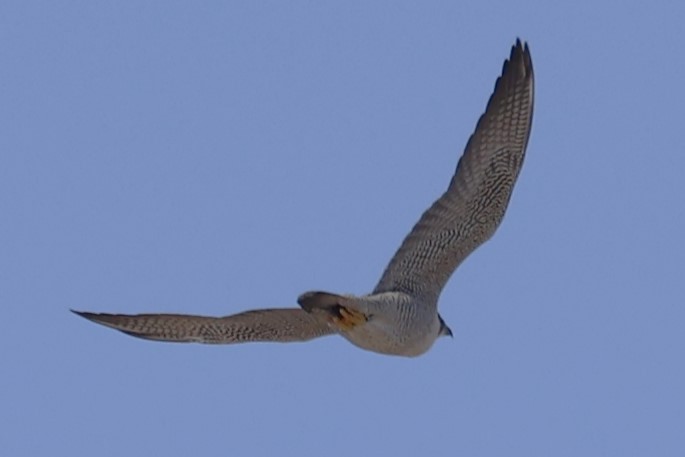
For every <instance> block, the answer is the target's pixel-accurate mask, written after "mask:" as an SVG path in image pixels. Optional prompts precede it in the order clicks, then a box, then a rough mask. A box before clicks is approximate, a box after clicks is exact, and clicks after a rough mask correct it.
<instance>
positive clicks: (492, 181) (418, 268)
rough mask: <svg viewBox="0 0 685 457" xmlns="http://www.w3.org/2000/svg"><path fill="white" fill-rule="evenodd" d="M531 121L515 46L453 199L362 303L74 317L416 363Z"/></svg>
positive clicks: (490, 221) (134, 330)
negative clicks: (329, 347)
mask: <svg viewBox="0 0 685 457" xmlns="http://www.w3.org/2000/svg"><path fill="white" fill-rule="evenodd" d="M532 119H533V66H532V61H531V57H530V52H529V50H528V46H527V45H525V46H524V45H522V44H521V42H519V41H517V43H516V45H515V46H514V47H512V50H511V55H510V57H509V59H508V60H506V61H505V62H504V66H503V69H502V75H501V76H500V77H499V78H498V80H497V82H496V84H495V90H494V92H493V94H492V96H491V97H490V100H489V101H488V105H487V108H486V111H485V113H484V114H483V115H482V116H481V118H480V119H479V121H478V124H477V126H476V130H475V132H474V133H473V135H471V138H470V139H469V141H468V143H467V145H466V148H465V150H464V154H463V155H462V157H461V158H460V160H459V164H458V165H457V169H456V172H455V174H454V176H453V177H452V180H451V182H450V184H449V187H448V188H447V191H445V193H444V194H443V195H442V196H441V197H440V198H439V199H438V200H436V201H435V203H433V205H432V206H431V207H430V208H429V209H428V210H426V212H425V213H424V214H423V215H422V216H421V218H420V219H419V221H418V222H417V224H416V225H415V226H414V228H413V229H412V230H411V232H410V233H409V235H407V237H406V238H405V239H404V241H403V242H402V245H401V246H400V248H399V249H398V251H397V253H396V254H395V256H394V257H393V258H392V260H391V261H390V263H389V264H388V267H387V268H386V270H385V272H384V273H383V275H382V277H381V279H380V281H379V282H378V285H377V286H376V288H375V289H374V291H373V292H372V293H371V294H368V295H364V296H354V295H349V294H347V295H337V294H332V293H327V292H307V293H305V294H303V295H301V296H300V297H299V298H298V303H299V305H300V308H283V309H263V310H254V311H246V312H243V313H239V314H234V315H231V316H226V317H219V318H216V317H204V316H190V315H178V314H139V315H123V314H94V313H87V312H77V314H79V315H81V316H83V317H86V318H88V319H90V320H92V321H95V322H98V323H100V324H103V325H106V326H109V327H112V328H115V329H117V330H121V331H122V332H125V333H128V334H130V335H133V336H137V337H141V338H146V339H153V340H159V341H179V342H202V343H218V344H227V343H241V342H250V341H277V342H290V341H307V340H310V339H313V338H317V337H320V336H325V335H329V334H340V335H341V336H343V337H344V338H346V339H347V340H348V341H350V342H351V343H353V344H354V345H356V346H358V347H360V348H362V349H367V350H369V351H374V352H379V353H382V354H390V355H400V356H410V357H411V356H418V355H421V354H423V353H425V352H426V351H428V349H430V347H431V346H432V345H433V343H434V342H435V340H436V339H437V338H438V337H439V336H442V335H451V334H452V333H451V331H450V329H449V328H448V327H447V325H446V324H445V322H444V321H443V319H442V318H441V317H440V315H439V314H438V298H439V296H440V292H441V291H442V289H443V287H444V286H445V284H446V283H447V281H448V280H449V278H450V276H451V275H452V273H453V272H454V270H455V269H456V268H457V266H458V265H459V264H460V263H461V262H462V261H463V260H464V259H465V258H466V257H467V256H468V255H469V254H470V253H471V252H473V251H474V250H475V249H476V248H477V247H478V246H480V245H481V244H482V243H484V242H485V241H487V240H488V239H489V238H490V237H491V236H492V235H493V234H494V232H495V230H496V229H497V227H498V226H499V224H500V222H501V220H502V218H503V217H504V213H505V211H506V208H507V205H508V203H509V199H510V198H511V193H512V190H513V187H514V184H515V182H516V179H517V177H518V175H519V172H520V170H521V166H522V165H523V159H524V156H525V151H526V146H527V143H528V137H529V135H530V128H531V123H532Z"/></svg>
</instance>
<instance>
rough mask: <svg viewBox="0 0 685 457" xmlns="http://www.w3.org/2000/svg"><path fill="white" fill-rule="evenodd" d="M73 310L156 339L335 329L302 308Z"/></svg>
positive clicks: (262, 336) (248, 338)
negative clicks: (212, 312) (206, 312)
mask: <svg viewBox="0 0 685 457" xmlns="http://www.w3.org/2000/svg"><path fill="white" fill-rule="evenodd" d="M72 311H73V310H72ZM73 312H74V313H76V314H78V315H79V316H82V317H85V318H86V319H89V320H91V321H93V322H96V323H98V324H102V325H105V326H107V327H111V328H113V329H116V330H119V331H121V332H124V333H126V334H128V335H131V336H135V337H138V338H144V339H148V340H156V341H173V342H186V343H187V342H196V343H212V344H231V343H247V342H253V341H273V342H282V343H284V342H292V341H307V340H311V339H313V338H317V337H320V336H325V335H329V334H331V333H335V331H334V330H332V329H331V328H329V326H328V324H326V322H325V320H324V319H323V318H320V317H319V316H318V315H317V314H315V313H308V312H306V311H304V310H302V309H300V308H284V309H258V310H253V311H245V312H243V313H239V314H234V315H232V316H225V317H208V316H193V315H187V314H133V315H129V314H105V313H102V314H98V313H88V312H80V311H73Z"/></svg>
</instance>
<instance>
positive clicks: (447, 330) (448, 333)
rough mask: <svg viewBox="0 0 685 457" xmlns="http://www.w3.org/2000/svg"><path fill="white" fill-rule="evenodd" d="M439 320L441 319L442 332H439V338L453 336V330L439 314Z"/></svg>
mask: <svg viewBox="0 0 685 457" xmlns="http://www.w3.org/2000/svg"><path fill="white" fill-rule="evenodd" d="M438 319H440V331H439V332H438V336H450V337H451V336H452V330H450V328H449V327H448V326H447V324H445V320H444V319H443V318H442V316H441V315H440V314H438Z"/></svg>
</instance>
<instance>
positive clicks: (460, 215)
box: [374, 40, 533, 303]
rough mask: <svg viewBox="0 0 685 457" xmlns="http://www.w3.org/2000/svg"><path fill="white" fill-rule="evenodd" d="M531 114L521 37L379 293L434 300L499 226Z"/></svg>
mask: <svg viewBox="0 0 685 457" xmlns="http://www.w3.org/2000/svg"><path fill="white" fill-rule="evenodd" d="M532 120H533V64H532V61H531V57H530V51H529V50H528V45H527V44H526V45H522V44H521V42H520V41H519V40H517V41H516V44H515V45H514V46H513V47H512V50H511V55H510V57H509V59H508V60H506V61H505V62H504V66H503V68H502V75H501V76H500V77H499V78H498V79H497V82H496V83H495V90H494V92H493V94H492V95H491V96H490V100H489V101H488V104H487V108H486V110H485V113H484V114H483V115H482V116H481V117H480V119H479V120H478V124H477V125H476V131H475V132H474V133H473V135H471V138H469V141H468V143H467V144H466V148H465V150H464V154H463V155H462V157H461V158H460V159H459V163H458V165H457V169H456V172H455V174H454V176H453V177H452V181H451V182H450V185H449V187H448V189H447V191H446V192H445V193H444V194H443V195H442V196H441V197H440V198H439V199H438V200H437V201H436V202H435V203H433V205H432V206H431V207H430V208H429V209H428V210H427V211H426V212H425V213H423V215H422V216H421V219H419V221H418V223H417V224H416V225H415V226H414V228H413V229H412V231H411V232H410V233H409V235H407V237H406V238H405V239H404V241H403V242H402V245H401V246H400V248H399V250H398V251H397V253H395V256H394V257H393V258H392V260H391V261H390V263H389V264H388V266H387V268H386V269H385V272H384V273H383V276H382V277H381V279H380V281H379V283H378V285H377V286H376V289H375V290H374V292H375V293H379V292H387V291H401V292H406V293H408V294H410V295H413V296H416V297H420V298H422V299H424V300H427V301H428V302H430V303H437V299H438V297H439V295H440V292H441V291H442V288H443V287H444V286H445V283H446V282H447V280H448V279H449V277H450V276H451V275H452V273H453V272H454V270H455V269H456V268H457V266H459V264H460V263H461V262H462V261H463V260H464V259H465V258H466V257H467V256H468V255H469V254H470V253H471V252H473V251H474V250H475V249H476V248H477V247H478V246H479V245H481V244H482V243H483V242H485V241H487V240H488V239H489V238H490V237H491V236H492V234H493V233H494V232H495V230H496V229H497V226H498V225H499V224H500V222H501V220H502V218H503V217H504V212H505V210H506V208H507V204H508V203H509V199H510V197H511V192H512V189H513V187H514V183H515V182H516V178H517V177H518V174H519V172H520V171H521V166H522V165H523V158H524V156H525V152H526V146H527V144H528V137H529V135H530V128H531V123H532Z"/></svg>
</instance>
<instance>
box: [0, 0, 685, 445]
mask: <svg viewBox="0 0 685 457" xmlns="http://www.w3.org/2000/svg"><path fill="white" fill-rule="evenodd" d="M121 3H122V2H90V1H81V2H26V1H21V2H3V4H2V6H0V42H1V43H2V45H0V62H2V63H1V65H0V84H1V85H2V87H1V89H0V125H2V129H1V130H2V134H1V135H0V215H1V217H2V222H1V223H0V307H1V309H2V310H3V319H2V324H1V325H0V328H2V331H1V332H0V346H1V347H2V349H1V352H0V363H1V367H2V369H1V372H2V374H1V375H0V404H1V405H2V406H1V407H0V455H3V456H13V457H14V456H38V455H52V456H94V455H97V456H102V457H106V456H122V455H128V456H137V455H141V456H142V455H165V456H169V457H172V456H184V457H186V456H189V455H234V456H244V455H245V456H246V455H256V456H267V455H327V456H349V455H394V456H418V455H463V456H469V457H473V456H503V455H507V456H536V455H541V456H542V455H547V456H549V455H553V456H555V457H563V456H600V455H601V456H609V455H614V456H645V455H658V456H682V455H685V443H684V440H683V424H685V389H684V388H683V386H685V366H684V364H683V352H684V350H685V330H684V328H685V326H684V323H685V307H684V305H685V303H684V296H685V275H684V268H683V262H684V259H685V242H684V241H683V234H684V233H685V197H684V196H683V193H684V191H683V186H684V185H685V184H684V182H685V181H684V177H683V173H684V171H685V135H684V132H685V130H684V129H685V127H684V126H683V125H684V121H685V89H684V87H685V84H684V81H685V63H684V61H683V55H684V54H683V43H685V28H684V27H683V23H684V22H685V11H684V10H683V6H682V5H680V4H679V2H675V1H673V2H658V1H657V2H601V1H599V2H594V1H593V2H567V5H566V6H559V5H560V4H557V3H554V2H545V1H521V2H510V1H502V2H483V1H463V2H400V1H393V2H389V1H388V2H367V1H364V2H359V1H346V2H313V1H308V2H304V1H301V2H282V1H260V2H126V3H127V5H122V4H121ZM517 36H520V37H521V38H522V39H525V40H527V41H528V42H529V44H530V46H531V50H532V54H533V61H534V65H535V72H536V85H537V87H536V88H537V91H536V105H535V119H534V124H533V132H532V137H531V141H530V144H529V148H528V155H527V158H526V164H525V166H524V169H523V172H522V173H521V176H520V179H519V182H518V185H517V188H516V189H515V192H514V196H513V199H512V202H511V205H510V207H509V211H508V214H507V217H506V218H505V220H504V223H503V224H502V226H501V227H500V230H499V231H498V233H497V234H496V236H495V237H494V239H493V240H492V241H491V242H489V243H488V244H487V245H485V246H484V247H482V248H481V249H479V250H478V251H477V252H476V253H475V254H474V255H473V256H471V257H470V258H469V259H468V260H467V262H466V263H465V264H463V265H462V266H461V268H460V269H459V270H458V271H457V272H456V274H455V275H454V276H453V277H452V280H451V282H450V283H449V285H448V287H447V288H446V289H445V291H444V293H443V295H442V298H441V312H442V315H443V316H444V317H445V319H446V321H447V322H448V323H449V325H450V326H451V327H452V330H454V333H455V335H454V339H453V340H450V339H448V338H445V339H441V340H439V341H438V342H437V343H436V345H435V346H434V347H433V349H432V350H431V351H430V352H429V353H428V354H426V355H425V356H423V357H421V358H418V359H403V358H393V357H385V356H379V355H376V354H372V353H369V352H364V351H361V350H358V349H357V348H355V347H353V346H351V345H349V344H348V343H347V342H345V341H344V340H342V339H341V338H337V337H331V338H327V339H322V340H317V341H315V342H312V343H310V344H291V345H269V344H254V345H237V346H217V347H213V346H202V345H182V344H161V343H152V342H148V341H142V340H138V339H134V338H130V337H127V336H125V335H122V334H120V333H118V332H114V331H111V330H108V329H105V328H103V327H100V326H96V325H94V324H91V323H88V322H86V321H85V320H83V319H80V318H78V317H76V316H74V315H72V314H71V313H69V312H68V309H69V308H76V309H83V310H91V311H110V312H126V313H136V312H163V311H169V312H185V313H195V314H209V315H225V314H231V313H235V312H238V311H242V310H245V309H249V308H257V307H281V306H283V307H287V306H294V305H295V299H296V297H297V296H298V294H300V293H301V292H304V291H306V290H310V289H324V290H332V291H339V292H351V293H365V292H368V291H370V289H371V288H372V287H373V286H374V284H375V282H376V281H377V279H378V277H379V275H380V273H381V271H382V270H383V268H384V267H385V264H386V262H387V261H388V260H389V258H390V256H391V255H392V254H393V253H394V251H395V249H396V248H397V247H398V245H399V243H400V241H401V240H402V238H403V237H404V236H405V234H406V233H407V232H408V230H409V229H410V228H411V226H412V225H413V224H414V222H415V221H416V220H417V218H418V217H419V215H420V214H421V212H422V211H423V210H424V209H425V208H426V207H427V206H428V205H429V204H430V203H431V202H432V201H433V200H434V199H435V198H436V197H437V196H438V195H439V194H440V193H441V192H442V191H443V190H444V189H445V187H446V186H447V183H448V181H449V179H450V177H451V175H452V172H453V170H454V167H455V165H456V163H457V159H458V157H459V156H460V154H461V152H462V149H463V147H464V144H465V142H466V140H467V138H468V135H469V134H470V133H471V132H472V130H473V127H474V125H475V122H476V120H477V119H478V116H480V114H481V113H482V111H483V109H484V107H485V102H486V101H487V98H488V97H489V95H490V93H491V90H492V88H493V84H494V81H495V78H496V76H497V75H498V74H499V72H500V69H501V65H502V62H503V60H504V58H505V57H506V56H507V55H508V53H509V49H510V47H511V45H512V44H513V43H514V40H515V38H516V37H517Z"/></svg>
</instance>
